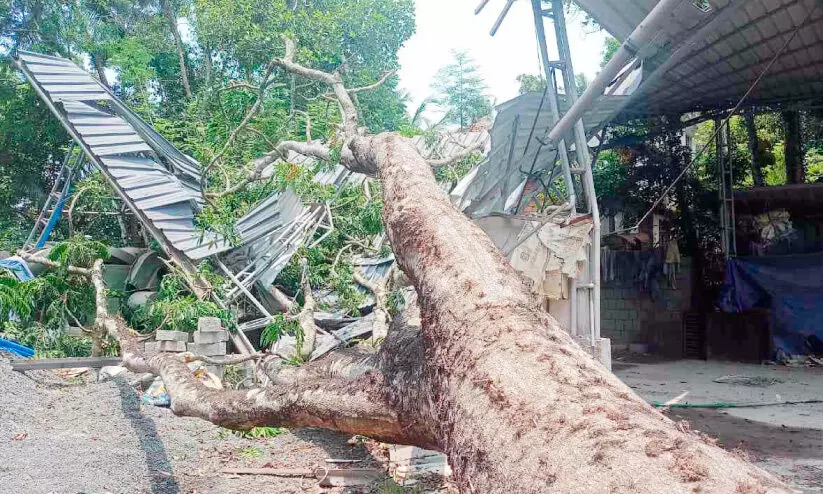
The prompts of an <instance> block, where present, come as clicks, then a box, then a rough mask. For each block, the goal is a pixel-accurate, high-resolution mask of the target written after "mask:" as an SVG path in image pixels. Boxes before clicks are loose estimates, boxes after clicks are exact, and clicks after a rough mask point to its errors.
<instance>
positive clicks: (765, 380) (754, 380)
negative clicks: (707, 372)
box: [713, 375, 783, 387]
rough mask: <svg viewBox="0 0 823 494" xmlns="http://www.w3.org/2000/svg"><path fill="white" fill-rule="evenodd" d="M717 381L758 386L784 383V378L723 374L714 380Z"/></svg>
mask: <svg viewBox="0 0 823 494" xmlns="http://www.w3.org/2000/svg"><path fill="white" fill-rule="evenodd" d="M713 381H714V382H716V383H721V384H739V385H741V386H758V387H766V386H771V385H773V384H779V383H782V382H783V380H782V379H777V378H775V377H764V376H739V375H730V376H723V377H718V378H717V379H714V380H713Z"/></svg>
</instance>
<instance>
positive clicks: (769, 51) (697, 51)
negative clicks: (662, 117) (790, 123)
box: [576, 0, 823, 114]
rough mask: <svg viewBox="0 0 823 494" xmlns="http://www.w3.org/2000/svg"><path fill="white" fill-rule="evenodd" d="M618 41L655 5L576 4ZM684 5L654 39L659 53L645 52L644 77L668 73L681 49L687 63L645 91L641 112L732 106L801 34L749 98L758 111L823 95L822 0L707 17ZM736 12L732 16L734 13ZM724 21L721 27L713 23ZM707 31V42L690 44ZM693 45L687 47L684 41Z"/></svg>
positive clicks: (717, 0)
mask: <svg viewBox="0 0 823 494" xmlns="http://www.w3.org/2000/svg"><path fill="white" fill-rule="evenodd" d="M576 1H577V3H578V4H580V6H581V7H582V8H583V9H584V10H586V11H587V12H588V13H589V14H591V15H592V17H594V18H595V19H597V21H598V22H599V23H600V24H601V25H602V26H603V27H604V28H605V29H606V30H608V31H609V32H611V33H612V34H613V35H614V36H616V37H617V38H618V39H621V40H622V39H625V38H626V37H627V36H628V35H629V34H630V33H631V32H632V30H634V28H635V27H636V26H637V25H639V24H640V22H641V21H642V20H643V19H644V18H645V17H646V15H648V13H649V12H650V11H651V10H652V8H653V7H654V5H655V4H656V3H657V2H656V1H655V0H631V1H625V2H609V1H604V0H576ZM695 3H698V2H692V1H691V0H683V1H682V2H681V5H680V6H679V7H678V9H677V11H676V12H675V13H674V14H673V15H672V17H671V20H670V22H668V24H667V25H666V26H664V28H663V29H662V30H661V32H660V33H659V34H658V36H657V38H656V40H655V47H656V48H657V49H656V50H653V51H652V52H651V53H648V52H649V49H648V48H647V47H639V48H640V49H641V55H647V57H646V60H645V61H644V67H645V69H644V70H645V72H646V73H650V72H652V71H653V70H654V69H655V68H656V67H659V66H661V64H663V63H664V62H665V61H666V60H667V59H668V58H669V56H670V54H671V53H674V52H676V51H677V50H686V51H685V52H683V53H686V55H685V56H684V58H683V59H682V60H680V61H679V62H678V63H676V64H673V66H672V67H670V68H667V69H666V70H665V74H664V76H663V77H662V78H660V79H659V80H657V81H656V82H655V83H654V84H645V85H644V87H642V91H640V92H639V93H638V94H637V95H636V100H635V102H634V104H635V105H644V106H647V108H648V111H650V112H652V113H660V114H662V113H673V114H682V113H686V112H691V111H697V110H701V109H707V108H728V107H731V106H733V105H734V104H735V103H736V102H737V100H739V99H740V98H741V97H742V96H743V95H744V94H745V92H746V90H747V89H748V88H749V86H750V85H751V83H752V82H753V81H754V80H755V79H757V77H758V76H759V75H760V73H761V72H762V71H763V69H764V68H765V67H766V66H767V64H768V63H769V62H770V61H771V59H772V58H773V57H774V55H775V54H776V53H777V51H778V50H779V49H780V48H781V47H782V46H783V44H784V43H785V42H786V41H788V39H789V38H790V37H791V35H792V33H793V32H794V31H795V29H797V28H798V27H800V29H799V31H798V35H797V36H796V37H795V38H794V40H793V41H792V42H791V43H790V44H789V46H788V48H787V49H786V51H785V53H783V54H782V55H781V56H780V57H779V59H778V61H777V62H776V63H775V65H774V66H773V67H772V68H771V70H770V71H769V72H768V73H767V74H766V76H765V77H764V78H763V80H762V81H761V82H760V84H759V85H758V86H757V87H756V88H755V89H754V91H753V92H752V94H751V95H750V97H749V103H750V104H752V105H758V104H772V103H788V102H795V101H802V100H806V99H810V98H813V97H819V95H820V94H821V92H823V8H821V7H819V6H817V5H816V3H819V2H816V1H815V0H745V1H744V0H710V1H709V5H710V6H711V10H710V11H709V12H703V11H701V10H700V9H698V8H697V7H695ZM727 9H731V10H727ZM716 18H717V19H720V20H719V21H718V23H717V26H716V27H715V26H712V25H711V23H712V22H713V21H714V20H715V19H716ZM704 26H710V29H709V30H710V33H709V34H708V35H707V36H701V37H698V38H699V39H690V37H692V35H693V34H694V33H696V32H697V31H698V30H699V29H701V28H702V27H704ZM686 40H688V42H684V41H686Z"/></svg>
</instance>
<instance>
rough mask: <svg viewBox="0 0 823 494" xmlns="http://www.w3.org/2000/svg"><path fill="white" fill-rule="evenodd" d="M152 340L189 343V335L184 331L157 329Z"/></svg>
mask: <svg viewBox="0 0 823 494" xmlns="http://www.w3.org/2000/svg"><path fill="white" fill-rule="evenodd" d="M154 338H155V339H156V340H157V341H189V333H186V332H184V331H169V330H165V329H158V330H157V331H156V332H155V335H154Z"/></svg>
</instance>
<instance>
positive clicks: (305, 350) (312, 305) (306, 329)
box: [296, 257, 317, 360]
mask: <svg viewBox="0 0 823 494" xmlns="http://www.w3.org/2000/svg"><path fill="white" fill-rule="evenodd" d="M300 268H301V269H302V271H303V272H302V274H301V277H300V285H301V287H302V289H303V309H301V310H300V313H299V314H297V317H296V319H297V322H298V323H299V324H300V327H301V328H302V329H303V344H302V345H300V348H298V349H297V352H298V353H299V354H300V357H302V358H303V359H305V360H308V358H309V357H310V356H311V353H312V352H313V351H314V345H315V343H316V342H317V324H315V323H314V311H315V310H316V309H317V301H316V300H315V298H314V294H313V293H312V291H311V283H310V282H309V261H308V259H306V258H305V257H303V258H302V259H300Z"/></svg>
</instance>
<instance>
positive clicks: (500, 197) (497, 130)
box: [451, 93, 627, 216]
mask: <svg viewBox="0 0 823 494" xmlns="http://www.w3.org/2000/svg"><path fill="white" fill-rule="evenodd" d="M626 98H627V96H623V95H612V96H609V97H606V98H603V99H602V101H601V102H600V104H599V105H598V106H597V107H596V108H593V109H591V110H589V111H588V112H586V113H585V116H584V121H585V123H586V130H587V131H588V132H591V131H593V130H595V129H598V128H600V127H601V126H602V125H604V124H605V123H606V121H605V119H607V118H609V117H610V116H611V115H612V113H613V111H614V109H616V108H618V107H620V106H621V105H623V104H624V101H625V99H626ZM559 101H560V108H561V110H562V111H564V112H565V111H567V110H568V108H569V104H568V100H567V98H565V97H564V96H561V97H560V98H559ZM555 123H556V121H555V120H554V118H552V114H551V112H550V111H549V104H548V102H547V101H546V95H545V93H527V94H523V95H521V96H518V97H517V98H515V99H513V100H510V101H507V102H505V103H502V104H501V105H498V106H497V117H496V118H495V121H494V126H493V127H492V130H491V151H490V153H489V156H488V159H487V160H486V161H484V162H483V163H481V164H479V165H478V166H477V167H475V168H474V169H473V170H472V171H471V172H470V173H469V175H467V176H466V177H464V178H463V179H462V180H461V181H460V182H459V183H458V185H457V187H455V189H454V190H453V191H452V193H451V196H452V199H453V201H454V202H455V204H456V205H457V206H458V208H459V209H460V210H461V211H463V212H465V213H467V214H469V215H473V216H482V215H485V214H489V213H492V212H511V211H512V210H513V209H514V208H515V207H516V206H517V202H518V199H519V198H520V197H519V196H520V192H521V191H522V190H523V187H525V184H526V180H527V177H530V176H535V175H536V174H538V173H540V172H542V171H545V170H548V169H551V168H552V167H554V166H555V164H556V157H557V150H556V149H555V148H554V147H553V146H546V145H545V141H544V140H543V138H544V137H545V135H546V133H547V132H548V131H549V130H550V129H551V128H552V127H553V126H554V124H555ZM569 142H573V139H572V138H569ZM555 171H556V172H557V173H559V172H560V169H559V167H556V168H555ZM549 181H551V180H549Z"/></svg>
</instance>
